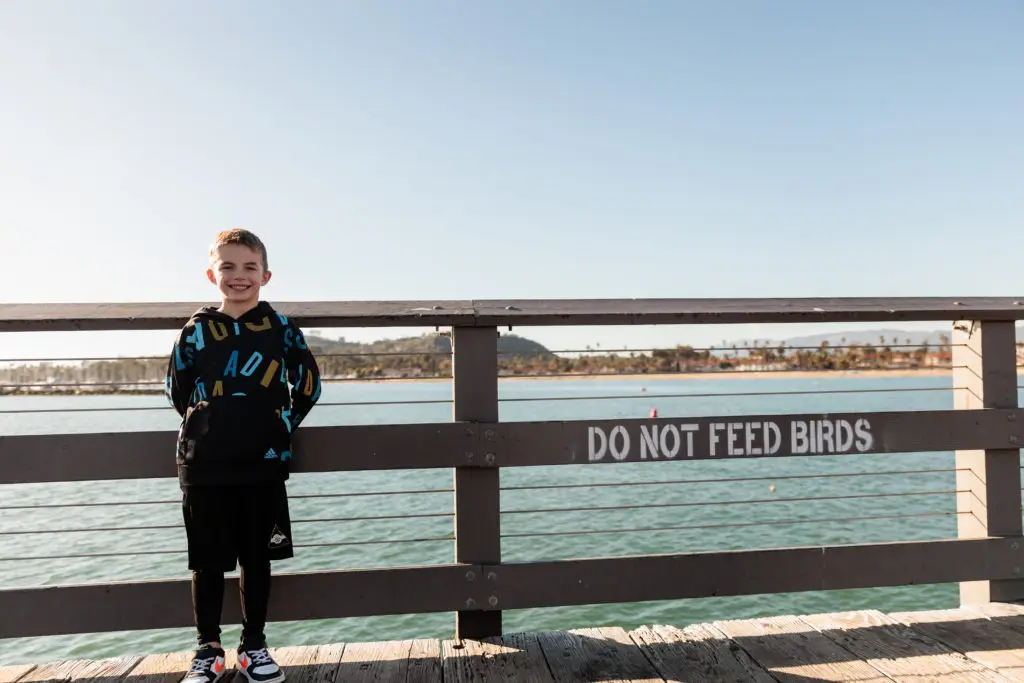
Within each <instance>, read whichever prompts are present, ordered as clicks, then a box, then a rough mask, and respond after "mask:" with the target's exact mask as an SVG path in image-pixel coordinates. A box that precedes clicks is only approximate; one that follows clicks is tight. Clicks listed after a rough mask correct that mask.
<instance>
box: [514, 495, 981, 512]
mask: <svg viewBox="0 0 1024 683" xmlns="http://www.w3.org/2000/svg"><path fill="white" fill-rule="evenodd" d="M956 493H970V491H910V492H904V493H863V494H854V495H850V496H808V497H805V498H756V499H753V500H712V501H688V502H685V503H651V504H643V505H641V504H637V505H602V506H598V507H576V508H538V509H536V510H502V511H501V514H503V515H527V514H529V515H532V514H539V513H552V512H605V511H610V510H646V509H653V508H679V507H707V506H709V505H755V504H758V503H806V502H821V501H835V500H856V499H860V498H897V497H900V496H946V495H950V494H956Z"/></svg>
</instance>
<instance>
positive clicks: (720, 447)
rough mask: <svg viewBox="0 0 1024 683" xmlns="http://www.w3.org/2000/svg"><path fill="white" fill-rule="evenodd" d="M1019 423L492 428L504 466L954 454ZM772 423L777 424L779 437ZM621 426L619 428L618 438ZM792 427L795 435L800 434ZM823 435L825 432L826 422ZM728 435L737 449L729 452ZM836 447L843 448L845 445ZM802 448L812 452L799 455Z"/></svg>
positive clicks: (778, 419) (901, 420) (779, 419)
mask: <svg viewBox="0 0 1024 683" xmlns="http://www.w3.org/2000/svg"><path fill="white" fill-rule="evenodd" d="M861 420H863V421H865V423H866V425H869V426H870V442H869V441H868V439H867V438H866V437H862V436H861V437H859V436H857V435H856V433H855V432H854V433H853V434H851V432H850V431H847V430H848V429H849V430H854V429H855V428H856V426H857V424H858V422H859V421H861ZM1022 421H1024V412H1022V411H1020V409H1016V408H1015V409H1012V410H996V409H993V410H978V411H970V412H965V411H957V410H936V411H909V412H882V413H830V414H802V415H743V416H731V417H721V416H717V417H696V418H689V417H680V418H659V419H653V420H652V419H628V420H573V421H564V422H519V423H514V422H512V423H503V424H499V425H495V426H493V427H491V429H493V430H494V432H495V434H496V438H495V445H494V448H495V452H496V454H497V459H498V464H499V465H501V466H503V467H504V466H523V465H565V464H614V463H617V462H643V461H662V462H663V461H665V460H674V461H680V462H682V461H687V460H704V459H719V460H720V459H727V458H758V457H762V458H763V457H770V458H777V457H786V456H790V455H838V454H850V455H857V454H868V453H918V452H928V451H949V450H953V449H955V448H960V447H961V445H965V444H973V446H971V447H972V448H990V447H1002V446H1005V445H1006V444H1009V443H1010V440H1011V438H1013V439H1018V440H1020V441H1021V442H1022V443H1024V422H1022ZM823 423H828V424H829V425H831V427H830V429H831V430H832V431H833V434H832V439H831V441H829V440H826V441H825V443H824V446H823V447H820V448H815V449H813V450H810V449H811V442H810V440H809V438H807V439H805V438H804V437H803V434H804V431H803V430H804V429H805V428H806V429H808V430H810V429H814V431H815V434H816V435H815V441H814V446H818V444H819V440H818V436H817V431H818V425H819V424H823ZM770 425H774V426H775V427H777V429H778V432H777V436H776V433H775V432H774V431H773V428H772V427H771V426H770ZM861 428H862V430H863V431H864V432H868V431H869V430H868V427H867V426H865V425H864V423H862V424H861ZM616 429H620V430H621V431H619V432H618V433H617V434H615V435H613V431H614V430H616ZM666 430H668V432H667V436H666ZM838 430H842V432H841V433H842V437H841V439H842V440H841V441H839V442H838V443H837V440H836V438H835V434H836V432H837V431H838ZM794 432H796V433H797V434H798V436H797V437H796V438H795V439H794V436H793V435H794ZM822 432H823V433H827V431H826V429H825V428H824V427H822ZM766 433H767V434H768V436H765V434H766ZM730 435H731V440H732V447H733V451H732V452H730V450H729V445H730V443H729V442H730ZM691 437H692V441H691V440H690V439H691ZM713 438H714V439H716V440H715V441H713ZM748 438H749V448H748V444H747V440H748ZM627 439H628V445H627ZM776 439H778V440H777V441H776ZM982 444H984V445H982ZM652 445H653V448H657V451H654V450H653V448H652ZM766 445H767V447H768V448H776V447H777V451H775V452H774V453H773V454H768V455H766V454H765V453H764V448H765V447H766ZM602 446H604V448H603V449H602ZM829 446H831V448H830V447H829ZM837 446H843V447H845V448H844V449H842V450H840V449H839V448H837ZM805 447H806V448H807V449H808V452H807V453H802V452H801V450H802V449H803V448H805ZM677 448H678V450H677ZM669 456H671V457H669Z"/></svg>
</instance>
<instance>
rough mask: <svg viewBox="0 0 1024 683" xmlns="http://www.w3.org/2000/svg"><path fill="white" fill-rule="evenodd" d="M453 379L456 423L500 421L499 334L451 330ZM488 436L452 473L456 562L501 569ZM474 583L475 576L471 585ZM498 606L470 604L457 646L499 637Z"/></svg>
mask: <svg viewBox="0 0 1024 683" xmlns="http://www.w3.org/2000/svg"><path fill="white" fill-rule="evenodd" d="M452 378H453V391H454V396H453V398H454V405H453V418H454V420H455V421H456V422H482V423H494V422H497V421H498V330H497V328H495V327H455V328H453V329H452ZM486 431H487V430H486V429H485V433H484V434H483V435H482V436H483V438H482V439H481V441H480V445H481V447H482V448H484V449H486V450H485V451H483V452H482V453H479V454H477V453H468V454H467V463H466V466H465V467H456V468H455V561H456V562H463V563H468V564H479V565H485V564H500V563H501V500H500V495H501V484H500V479H499V475H500V472H499V469H498V467H497V457H496V455H495V452H494V450H493V448H492V445H493V444H491V443H488V435H487V433H486ZM491 439H493V435H492V436H491ZM478 578H479V577H477V576H476V575H475V574H474V578H473V581H475V580H476V579H478ZM467 580H469V578H468V574H467ZM473 592H474V593H476V592H477V591H473ZM491 598H493V600H492V599H491ZM471 600H472V601H473V603H472V604H471V603H470V601H471ZM497 604H498V601H497V596H495V595H488V597H487V602H486V604H484V605H481V604H480V603H479V602H477V601H476V599H475V598H472V597H471V598H468V599H467V602H466V607H467V609H466V610H459V611H458V612H457V613H456V617H455V637H456V638H458V639H460V640H461V639H467V638H486V637H489V636H500V635H501V611H500V610H498V609H496V607H497Z"/></svg>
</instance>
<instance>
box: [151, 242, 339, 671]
mask: <svg viewBox="0 0 1024 683" xmlns="http://www.w3.org/2000/svg"><path fill="white" fill-rule="evenodd" d="M206 276H207V278H209V280H210V282H212V283H213V284H215V285H216V286H217V289H218V290H220V295H221V305H220V307H219V308H214V307H212V306H208V307H203V308H201V309H200V310H199V311H197V312H196V313H195V314H194V315H193V316H192V318H191V319H190V320H189V322H188V323H187V324H186V325H185V327H184V329H183V330H182V331H181V333H180V334H179V336H178V339H177V343H175V345H174V350H173V353H172V354H171V359H170V363H169V366H168V371H167V394H168V397H169V398H170V401H171V403H172V404H173V405H174V408H175V410H177V411H178V413H179V414H180V415H181V416H182V423H181V429H180V430H179V433H178V444H177V456H176V461H177V466H178V481H179V483H180V485H181V489H182V493H183V500H182V511H183V513H184V517H185V533H186V536H187V538H188V566H189V569H190V570H192V605H193V609H194V612H195V623H196V628H197V630H198V640H199V647H198V649H197V651H196V654H195V657H194V659H193V660H192V666H191V667H190V668H189V671H188V673H187V674H186V675H185V677H184V679H183V683H215V681H217V680H218V679H220V677H221V676H223V675H224V673H225V668H226V667H225V665H224V659H225V658H224V649H223V648H222V647H221V643H220V617H221V604H222V603H223V599H224V573H225V572H229V571H233V570H234V569H235V563H236V561H237V563H238V565H239V566H240V567H241V571H240V581H241V585H240V588H241V590H240V594H241V595H240V597H241V601H242V615H243V617H242V638H241V643H240V644H239V646H238V667H239V669H240V670H241V672H242V673H243V674H244V675H245V677H246V678H247V679H248V680H249V681H250V683H280V682H281V681H283V680H284V678H285V676H284V672H283V671H282V670H281V668H280V667H279V666H278V665H277V663H276V662H274V660H273V659H272V658H271V656H270V653H269V652H268V651H267V642H266V636H265V635H264V632H263V630H264V628H265V626H266V619H267V600H268V598H269V596H270V562H271V560H282V559H286V558H290V557H292V555H293V550H292V538H291V528H290V521H289V516H288V497H287V493H286V491H285V480H286V479H288V460H289V459H290V458H291V437H292V434H293V433H294V432H295V429H296V428H297V427H298V426H299V423H300V422H302V419H303V418H304V417H305V416H306V414H307V413H309V411H310V409H311V408H312V407H313V404H314V403H316V401H317V399H318V398H319V397H320V375H319V370H318V368H317V365H316V361H315V360H314V358H313V354H312V353H311V352H310V351H309V349H308V348H307V347H306V342H305V340H304V338H303V335H302V331H301V330H300V329H299V328H298V326H296V325H295V323H293V322H291V321H289V320H288V319H287V318H285V317H284V316H282V315H280V314H278V313H277V312H276V311H274V309H273V308H272V307H271V306H270V304H268V303H266V302H265V301H260V298H259V296H260V288H261V287H262V286H263V285H265V284H267V283H268V282H269V281H270V271H269V270H268V267H267V250H266V247H265V246H264V245H263V242H261V241H260V239H259V238H258V237H257V236H256V235H254V234H252V233H251V232H248V231H246V230H228V231H225V232H222V233H220V234H219V235H217V237H216V239H215V241H214V243H213V245H212V246H211V248H210V267H209V269H208V270H207V271H206ZM289 384H290V385H291V388H290V389H289Z"/></svg>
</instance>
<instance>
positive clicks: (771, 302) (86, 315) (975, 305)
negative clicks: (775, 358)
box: [0, 297, 1024, 332]
mask: <svg viewBox="0 0 1024 683" xmlns="http://www.w3.org/2000/svg"><path fill="white" fill-rule="evenodd" d="M1022 300H1024V297H887V298H795V299H562V300H458V301H448V300H446V301H436V300H435V301H323V302H281V303H279V304H275V307H277V308H278V310H279V311H280V312H281V313H283V314H285V315H287V316H289V317H291V318H293V319H295V321H296V322H298V323H299V324H300V325H303V326H305V327H328V328H330V327H434V326H444V327H449V326H461V327H472V326H486V327H504V326H508V325H513V326H521V327H522V326H548V325H559V326H561V325H659V324H660V325H673V324H731V323H835V322H892V321H908V320H918V321H930V320H936V321H939V320H941V321H951V320H967V319H969V320H1021V319H1024V305H1022V303H1021V302H1022ZM202 305H204V304H203V303H201V302H193V303H187V302H186V303H164V302H154V303H102V304H93V303H83V304H27V303H26V304H2V305H0V332H29V331H32V332H39V331H42V332H51V331H52V332H58V331H77V330H163V329H177V328H180V327H181V326H182V325H184V324H185V322H186V321H187V320H188V318H189V316H191V315H192V313H194V312H195V311H196V310H197V309H198V308H199V307H200V306H202Z"/></svg>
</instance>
